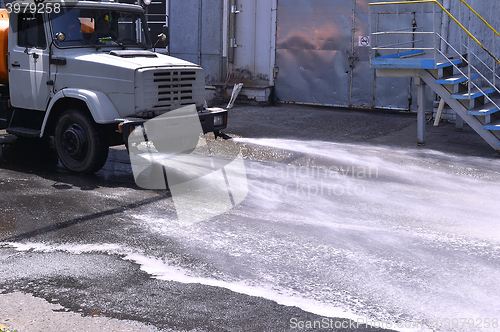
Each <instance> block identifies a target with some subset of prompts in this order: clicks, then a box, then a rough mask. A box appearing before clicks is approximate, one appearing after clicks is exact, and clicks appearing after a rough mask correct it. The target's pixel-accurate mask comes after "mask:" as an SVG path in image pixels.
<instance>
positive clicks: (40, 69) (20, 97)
mask: <svg viewBox="0 0 500 332" xmlns="http://www.w3.org/2000/svg"><path fill="white" fill-rule="evenodd" d="M11 20H12V22H11V26H14V27H17V28H18V31H17V32H18V33H17V36H18V38H17V40H11V39H10V38H9V45H10V47H9V49H10V54H9V71H10V72H9V83H10V87H11V89H10V91H11V95H10V97H11V103H12V106H14V107H19V108H26V109H32V110H40V111H44V110H45V107H46V106H47V102H48V99H49V94H50V87H49V85H47V81H48V80H49V79H48V72H47V71H48V68H49V52H48V48H47V46H48V43H47V39H46V35H45V30H44V27H45V24H44V23H43V16H42V15H41V14H35V15H34V14H31V13H26V14H25V13H19V14H18V15H11ZM13 87H14V88H13Z"/></svg>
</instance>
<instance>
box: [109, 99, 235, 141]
mask: <svg viewBox="0 0 500 332" xmlns="http://www.w3.org/2000/svg"><path fill="white" fill-rule="evenodd" d="M227 113H228V112H227V110H225V109H222V108H217V107H214V108H207V109H204V110H203V111H201V112H198V117H199V119H200V124H201V128H202V130H203V133H204V134H206V133H209V132H213V133H214V134H215V135H216V136H221V135H220V133H219V131H220V130H223V129H226V127H227ZM148 120H151V119H141V118H125V119H119V121H120V123H119V124H118V131H119V132H120V133H121V134H122V135H123V141H124V142H125V143H126V142H128V137H129V135H130V134H131V133H132V132H133V131H134V129H135V128H136V127H138V126H142V125H143V124H144V123H145V122H146V121H148Z"/></svg>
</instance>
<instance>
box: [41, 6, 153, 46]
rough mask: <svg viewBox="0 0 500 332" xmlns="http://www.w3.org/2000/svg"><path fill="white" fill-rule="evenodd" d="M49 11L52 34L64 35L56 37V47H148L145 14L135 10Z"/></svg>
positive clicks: (78, 9) (72, 9) (148, 40)
mask: <svg viewBox="0 0 500 332" xmlns="http://www.w3.org/2000/svg"><path fill="white" fill-rule="evenodd" d="M50 15H51V17H50V20H51V22H52V33H53V36H55V35H56V34H57V33H59V32H62V33H64V34H65V36H66V39H65V40H64V41H55V44H56V45H57V46H58V47H96V48H99V47H104V46H115V45H116V46H120V47H122V48H127V47H140V48H145V49H146V48H150V47H151V41H150V39H149V34H148V33H146V31H147V26H146V22H145V18H144V15H143V14H142V13H138V12H136V11H135V12H134V11H120V10H114V9H113V10H109V9H102V8H97V9H94V8H61V11H60V12H58V13H54V12H53V13H52V14H50Z"/></svg>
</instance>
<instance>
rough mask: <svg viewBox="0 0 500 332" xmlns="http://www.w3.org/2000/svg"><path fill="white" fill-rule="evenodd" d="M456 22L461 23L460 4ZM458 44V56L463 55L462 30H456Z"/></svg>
mask: <svg viewBox="0 0 500 332" xmlns="http://www.w3.org/2000/svg"><path fill="white" fill-rule="evenodd" d="M458 20H459V21H462V6H461V5H460V2H459V3H458ZM458 33H459V35H458V41H459V42H458V43H459V45H460V55H463V54H464V48H463V45H462V29H458Z"/></svg>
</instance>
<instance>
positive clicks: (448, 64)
mask: <svg viewBox="0 0 500 332" xmlns="http://www.w3.org/2000/svg"><path fill="white" fill-rule="evenodd" d="M461 63H462V59H450V61H447V60H444V61H443V60H441V61H437V62H436V68H437V69H439V68H445V67H451V66H453V65H455V66H458V65H460V64H461Z"/></svg>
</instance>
